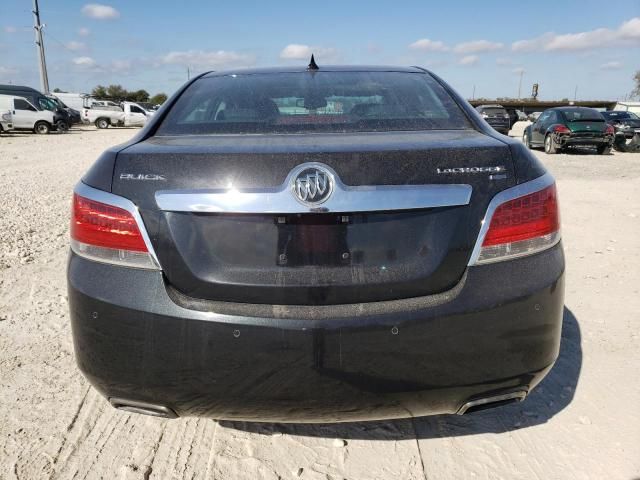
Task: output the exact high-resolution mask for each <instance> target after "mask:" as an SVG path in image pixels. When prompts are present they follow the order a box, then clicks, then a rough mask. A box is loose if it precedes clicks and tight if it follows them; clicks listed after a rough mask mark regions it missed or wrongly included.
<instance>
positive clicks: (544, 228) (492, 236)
mask: <svg viewBox="0 0 640 480" xmlns="http://www.w3.org/2000/svg"><path fill="white" fill-rule="evenodd" d="M559 228H560V218H559V215H558V200H557V195H556V186H555V185H551V186H550V187H547V188H545V189H544V190H540V191H539V192H535V193H531V194H529V195H525V196H524V197H520V198H516V199H515V200H510V201H508V202H505V203H503V204H502V205H500V206H499V207H498V208H497V209H496V211H495V212H494V213H493V216H492V217H491V225H490V226H489V230H488V231H487V234H486V236H485V237H484V242H482V246H483V247H487V246H490V245H498V244H501V243H511V242H518V241H521V240H527V239H528V238H534V237H540V236H542V235H547V234H549V233H553V232H556V231H558V229H559Z"/></svg>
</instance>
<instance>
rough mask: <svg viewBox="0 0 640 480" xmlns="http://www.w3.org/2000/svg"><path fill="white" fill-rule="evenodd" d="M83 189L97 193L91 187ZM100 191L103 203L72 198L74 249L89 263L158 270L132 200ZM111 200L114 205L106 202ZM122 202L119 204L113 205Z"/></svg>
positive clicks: (79, 196)
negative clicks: (89, 261)
mask: <svg viewBox="0 0 640 480" xmlns="http://www.w3.org/2000/svg"><path fill="white" fill-rule="evenodd" d="M80 190H87V191H90V190H94V189H91V188H90V187H84V188H80ZM95 191H96V192H100V193H99V194H98V196H101V197H104V198H101V200H103V201H98V200H96V199H93V198H90V197H88V196H83V195H81V194H79V193H77V192H76V193H74V195H73V208H72V214H71V249H72V250H73V251H74V252H75V253H76V254H78V255H80V256H82V257H85V258H88V259H90V260H94V261H98V262H103V263H111V264H115V265H122V266H127V267H135V268H150V269H157V268H158V263H157V261H156V259H155V255H154V254H153V253H152V251H151V250H150V248H151V247H150V244H149V243H148V241H147V237H146V233H144V225H143V224H142V220H141V218H140V215H139V213H138V211H137V210H136V209H135V206H133V204H132V203H131V204H130V205H129V203H130V202H129V201H128V200H126V199H124V198H122V197H118V196H116V195H111V194H108V193H106V192H101V191H99V190H95ZM109 197H113V198H114V199H116V201H115V202H105V201H104V200H109ZM113 203H119V204H120V205H114V204H113Z"/></svg>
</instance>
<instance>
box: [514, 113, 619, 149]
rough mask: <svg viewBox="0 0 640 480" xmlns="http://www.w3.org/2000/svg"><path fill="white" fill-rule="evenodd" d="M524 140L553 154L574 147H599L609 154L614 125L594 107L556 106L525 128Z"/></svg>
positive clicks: (532, 146)
mask: <svg viewBox="0 0 640 480" xmlns="http://www.w3.org/2000/svg"><path fill="white" fill-rule="evenodd" d="M522 141H523V142H524V144H525V145H527V146H528V147H529V148H536V147H544V151H545V152H546V153H549V154H552V153H557V152H559V151H562V150H564V149H567V148H571V147H595V148H596V150H597V151H598V153H599V154H606V153H609V152H611V145H612V144H613V127H612V126H611V125H609V124H608V123H606V122H605V120H604V117H603V116H602V114H601V113H600V112H598V111H597V110H594V109H593V108H585V107H554V108H550V109H548V110H545V111H544V112H542V115H540V116H539V117H538V119H537V120H536V122H535V123H533V124H531V125H529V126H527V127H526V128H525V130H524V133H523V134H522Z"/></svg>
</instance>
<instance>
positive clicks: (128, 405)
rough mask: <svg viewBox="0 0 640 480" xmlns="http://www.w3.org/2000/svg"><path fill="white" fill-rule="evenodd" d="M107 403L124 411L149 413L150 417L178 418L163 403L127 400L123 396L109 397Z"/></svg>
mask: <svg viewBox="0 0 640 480" xmlns="http://www.w3.org/2000/svg"><path fill="white" fill-rule="evenodd" d="M109 403H110V404H111V406H112V407H113V408H117V409H118V410H123V411H125V412H131V413H140V414H142V415H151V416H152V417H161V418H178V415H177V414H176V412H174V411H173V410H172V409H170V408H169V407H165V406H164V405H155V404H153V403H147V402H139V401H137V400H127V399H125V398H116V397H111V398H110V399H109Z"/></svg>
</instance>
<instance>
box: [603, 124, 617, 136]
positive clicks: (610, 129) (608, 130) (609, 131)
mask: <svg viewBox="0 0 640 480" xmlns="http://www.w3.org/2000/svg"><path fill="white" fill-rule="evenodd" d="M614 133H615V130H614V128H613V125H607V128H606V129H605V131H604V134H605V135H613V134H614Z"/></svg>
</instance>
